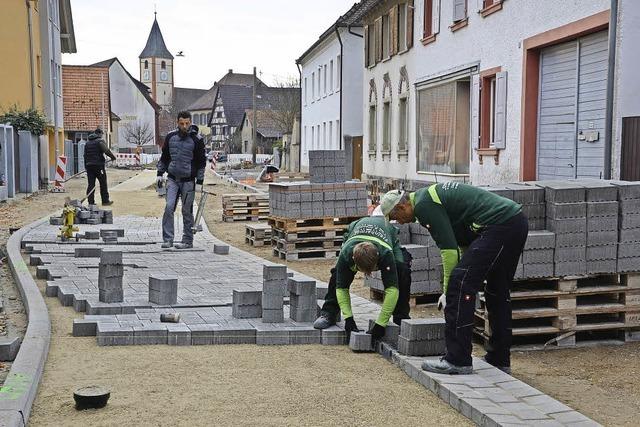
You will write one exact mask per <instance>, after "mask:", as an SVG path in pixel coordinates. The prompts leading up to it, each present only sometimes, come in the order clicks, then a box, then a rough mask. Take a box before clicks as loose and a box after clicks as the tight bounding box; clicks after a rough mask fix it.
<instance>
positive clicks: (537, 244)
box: [524, 230, 556, 250]
mask: <svg viewBox="0 0 640 427" xmlns="http://www.w3.org/2000/svg"><path fill="white" fill-rule="evenodd" d="M555 246H556V235H555V233H553V232H551V231H547V230H532V231H529V234H528V236H527V241H526V243H525V246H524V249H525V250H530V249H549V248H555Z"/></svg>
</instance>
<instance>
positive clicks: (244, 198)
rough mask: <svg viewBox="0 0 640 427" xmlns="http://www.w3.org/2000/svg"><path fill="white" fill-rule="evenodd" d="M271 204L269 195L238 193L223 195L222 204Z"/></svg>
mask: <svg viewBox="0 0 640 427" xmlns="http://www.w3.org/2000/svg"><path fill="white" fill-rule="evenodd" d="M264 201H266V202H267V203H268V202H269V194H267V193H238V194H223V195H222V204H225V203H234V202H241V203H250V202H251V203H253V202H264Z"/></svg>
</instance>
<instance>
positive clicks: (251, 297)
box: [232, 289, 262, 306]
mask: <svg viewBox="0 0 640 427" xmlns="http://www.w3.org/2000/svg"><path fill="white" fill-rule="evenodd" d="M232 301H233V305H234V306H236V305H237V306H240V305H261V304H262V291H248V290H239V289H234V290H233V300H232Z"/></svg>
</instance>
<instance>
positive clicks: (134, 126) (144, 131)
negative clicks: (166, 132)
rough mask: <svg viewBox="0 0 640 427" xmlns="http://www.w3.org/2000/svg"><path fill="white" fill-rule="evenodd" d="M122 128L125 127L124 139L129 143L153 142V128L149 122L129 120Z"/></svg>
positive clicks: (145, 143)
mask: <svg viewBox="0 0 640 427" xmlns="http://www.w3.org/2000/svg"><path fill="white" fill-rule="evenodd" d="M122 128H123V129H124V135H123V136H124V139H125V140H126V141H127V142H128V143H129V144H133V145H137V146H143V145H147V144H149V143H150V142H153V130H152V129H151V126H149V123H142V122H140V121H136V122H127V123H125V124H124V126H122Z"/></svg>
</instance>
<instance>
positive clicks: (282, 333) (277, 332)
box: [256, 325, 289, 345]
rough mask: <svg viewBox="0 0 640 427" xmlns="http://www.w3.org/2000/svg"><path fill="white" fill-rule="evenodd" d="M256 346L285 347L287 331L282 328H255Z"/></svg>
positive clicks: (287, 342) (265, 326)
mask: <svg viewBox="0 0 640 427" xmlns="http://www.w3.org/2000/svg"><path fill="white" fill-rule="evenodd" d="M256 344H257V345H287V344H289V331H288V330H286V329H284V328H273V327H270V325H264V326H256Z"/></svg>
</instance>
